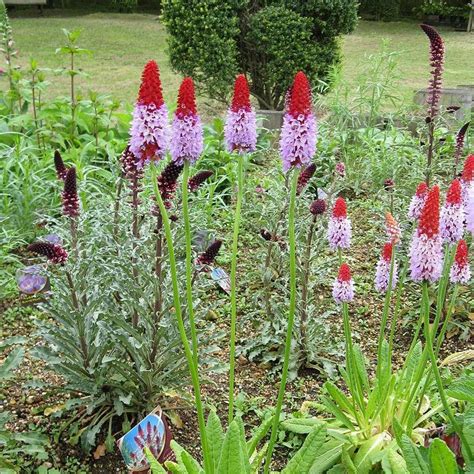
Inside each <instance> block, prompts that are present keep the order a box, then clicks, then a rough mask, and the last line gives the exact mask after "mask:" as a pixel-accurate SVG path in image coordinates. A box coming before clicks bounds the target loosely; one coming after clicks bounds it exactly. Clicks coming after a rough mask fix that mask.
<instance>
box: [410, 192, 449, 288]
mask: <svg viewBox="0 0 474 474" xmlns="http://www.w3.org/2000/svg"><path fill="white" fill-rule="evenodd" d="M442 266H443V246H442V240H441V236H440V233H439V187H438V186H433V188H432V189H431V191H430V192H429V194H428V197H427V199H426V203H425V205H424V207H423V210H422V212H421V216H420V220H419V222H418V229H417V230H416V231H415V234H414V236H413V240H412V243H411V247H410V272H411V278H412V280H414V281H431V282H434V281H437V280H438V279H439V278H440V276H441V272H442Z"/></svg>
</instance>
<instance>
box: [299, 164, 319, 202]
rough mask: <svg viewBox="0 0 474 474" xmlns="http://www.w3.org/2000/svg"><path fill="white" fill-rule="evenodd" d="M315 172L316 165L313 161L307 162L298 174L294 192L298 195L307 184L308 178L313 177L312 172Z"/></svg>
mask: <svg viewBox="0 0 474 474" xmlns="http://www.w3.org/2000/svg"><path fill="white" fill-rule="evenodd" d="M315 172H316V165H315V164H314V163H311V164H309V165H308V166H307V167H306V168H304V169H303V170H302V171H301V172H300V175H299V176H298V185H297V188H296V194H297V195H300V194H301V193H302V192H303V190H304V188H305V187H306V186H307V185H308V183H309V180H310V179H311V178H312V177H313V174H314V173H315Z"/></svg>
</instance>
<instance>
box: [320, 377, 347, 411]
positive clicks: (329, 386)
mask: <svg viewBox="0 0 474 474" xmlns="http://www.w3.org/2000/svg"><path fill="white" fill-rule="evenodd" d="M323 387H324V388H325V389H326V390H327V392H328V393H329V395H330V396H331V398H332V399H333V400H334V402H335V403H336V404H337V405H338V406H339V408H341V410H343V411H347V412H349V413H350V414H351V415H354V407H353V406H352V404H351V401H350V400H349V399H348V398H347V396H346V395H345V394H344V392H343V391H342V390H340V389H339V388H338V387H336V385H334V384H333V383H332V382H326V383H325V384H324V385H323Z"/></svg>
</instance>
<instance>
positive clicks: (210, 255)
mask: <svg viewBox="0 0 474 474" xmlns="http://www.w3.org/2000/svg"><path fill="white" fill-rule="evenodd" d="M221 245H222V240H214V242H212V244H211V245H209V247H208V248H207V249H206V251H205V252H203V253H202V254H201V255H199V257H198V258H196V265H203V266H206V265H212V263H213V262H214V260H215V258H216V257H217V254H218V253H219V250H220V248H221Z"/></svg>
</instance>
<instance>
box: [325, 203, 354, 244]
mask: <svg viewBox="0 0 474 474" xmlns="http://www.w3.org/2000/svg"><path fill="white" fill-rule="evenodd" d="M351 236H352V229H351V220H350V219H348V218H347V206H346V201H344V199H343V198H342V197H339V198H337V199H336V203H335V204H334V207H333V209H332V216H331V218H330V219H329V225H328V240H329V246H330V247H331V248H332V249H333V250H334V249H338V248H341V249H348V248H349V247H350V246H351Z"/></svg>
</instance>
